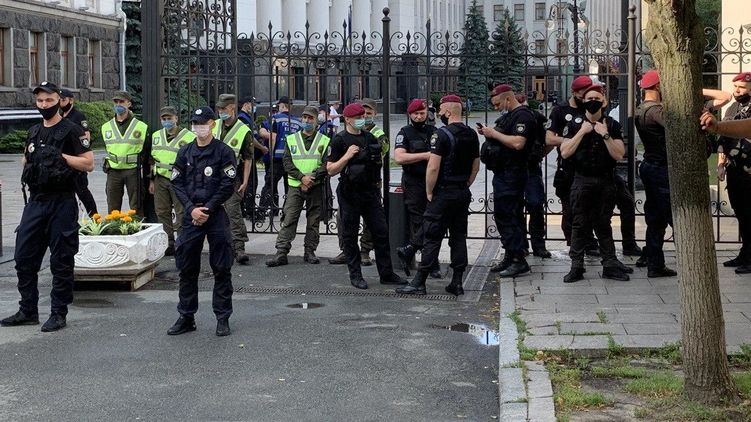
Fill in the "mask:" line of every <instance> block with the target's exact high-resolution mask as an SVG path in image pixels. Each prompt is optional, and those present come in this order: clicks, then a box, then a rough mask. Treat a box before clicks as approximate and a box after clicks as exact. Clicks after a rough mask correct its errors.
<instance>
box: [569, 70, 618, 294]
mask: <svg viewBox="0 0 751 422" xmlns="http://www.w3.org/2000/svg"><path fill="white" fill-rule="evenodd" d="M583 106H584V109H585V110H586V112H585V115H584V116H583V117H576V118H574V119H572V120H571V121H570V122H568V124H567V125H566V129H567V130H565V132H566V133H567V134H569V135H570V136H571V137H570V138H566V139H565V140H564V141H563V143H562V144H561V156H562V157H563V158H564V159H569V158H570V159H571V163H572V165H573V167H574V181H573V184H572V185H571V217H572V218H573V227H572V231H571V250H570V252H569V256H571V271H570V272H569V273H568V274H567V275H566V276H565V277H564V279H563V281H564V283H572V282H576V281H579V280H582V279H583V278H584V271H585V270H584V251H585V248H586V247H587V243H588V242H589V234H590V233H591V232H592V229H593V228H594V231H595V234H596V235H597V240H598V243H599V246H600V254H601V257H602V266H603V271H602V276H603V278H609V279H613V280H620V281H628V279H629V276H628V274H627V273H626V271H624V269H623V267H624V266H623V264H622V263H620V261H618V260H617V259H616V257H615V244H614V242H613V230H612V228H611V226H610V219H611V218H612V216H613V208H614V207H615V201H616V189H617V188H616V182H615V179H614V177H615V163H616V162H617V161H618V160H620V159H622V158H623V154H625V151H626V149H625V146H624V145H623V140H622V138H623V136H622V135H621V125H620V124H619V123H618V122H617V121H616V120H613V119H611V118H610V117H608V116H604V115H603V114H604V113H603V110H604V108H605V106H606V102H605V96H604V95H603V89H602V86H600V85H591V86H590V87H589V88H587V89H585V90H584V98H583Z"/></svg>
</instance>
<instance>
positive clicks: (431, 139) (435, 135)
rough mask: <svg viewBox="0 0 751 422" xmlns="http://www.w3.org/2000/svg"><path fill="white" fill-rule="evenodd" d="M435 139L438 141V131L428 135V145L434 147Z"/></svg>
mask: <svg viewBox="0 0 751 422" xmlns="http://www.w3.org/2000/svg"><path fill="white" fill-rule="evenodd" d="M437 141H438V132H436V133H434V134H433V136H431V137H430V146H431V147H434V146H435V143H436V142H437Z"/></svg>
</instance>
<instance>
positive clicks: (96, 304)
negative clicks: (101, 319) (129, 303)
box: [73, 299, 115, 308]
mask: <svg viewBox="0 0 751 422" xmlns="http://www.w3.org/2000/svg"><path fill="white" fill-rule="evenodd" d="M73 306H75V307H77V308H114V307H115V304H114V303H112V302H110V301H109V300H107V299H75V300H74V301H73Z"/></svg>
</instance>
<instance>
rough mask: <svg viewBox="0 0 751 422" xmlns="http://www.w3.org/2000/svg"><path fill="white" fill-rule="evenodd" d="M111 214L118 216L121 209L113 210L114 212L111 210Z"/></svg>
mask: <svg viewBox="0 0 751 422" xmlns="http://www.w3.org/2000/svg"><path fill="white" fill-rule="evenodd" d="M110 215H111V216H113V217H116V216H118V215H120V210H112V212H110Z"/></svg>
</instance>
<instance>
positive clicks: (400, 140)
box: [394, 135, 404, 146]
mask: <svg viewBox="0 0 751 422" xmlns="http://www.w3.org/2000/svg"><path fill="white" fill-rule="evenodd" d="M403 143H404V135H397V136H396V140H394V145H395V146H401V145H402V144H403Z"/></svg>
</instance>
